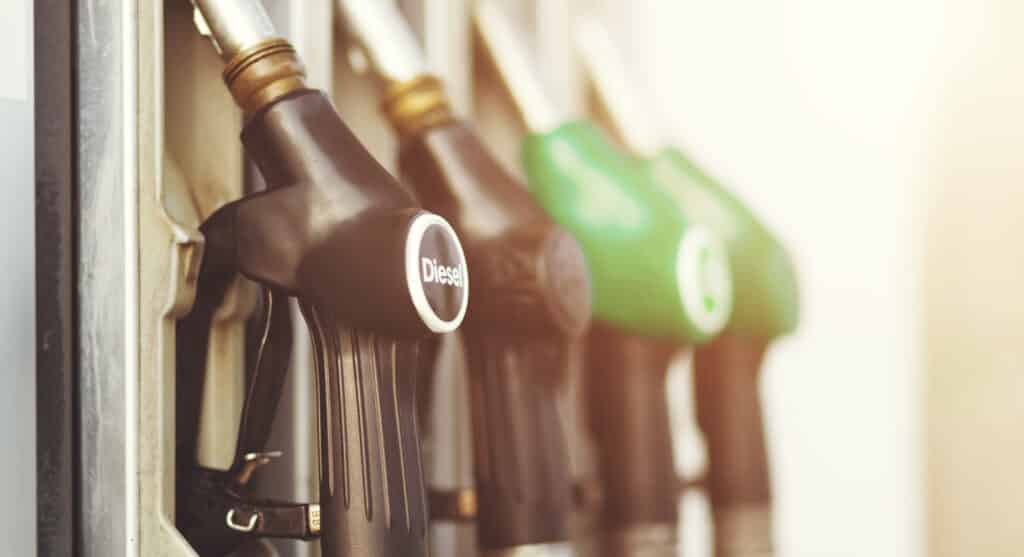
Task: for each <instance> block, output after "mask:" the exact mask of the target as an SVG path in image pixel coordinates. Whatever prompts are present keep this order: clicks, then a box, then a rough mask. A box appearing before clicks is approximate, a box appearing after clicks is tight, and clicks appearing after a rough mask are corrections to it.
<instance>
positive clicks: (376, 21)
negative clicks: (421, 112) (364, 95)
mask: <svg viewBox="0 0 1024 557" xmlns="http://www.w3.org/2000/svg"><path fill="white" fill-rule="evenodd" d="M337 5H338V13H339V14H340V18H341V20H342V22H343V23H344V24H345V28H346V30H347V31H348V33H349V35H350V41H351V42H352V43H355V44H356V45H358V46H357V48H359V49H361V50H362V53H363V55H364V56H365V57H366V60H367V62H369V66H370V70H371V71H372V72H373V73H374V74H376V75H377V76H378V77H380V78H381V79H383V80H384V81H385V82H388V83H405V82H409V81H412V80H414V79H416V78H417V77H420V76H422V75H424V74H427V73H428V69H427V61H426V58H425V56H424V55H423V49H422V48H421V47H420V45H419V44H418V43H417V41H416V35H415V34H414V33H413V31H412V28H411V27H410V26H409V23H408V22H407V21H406V20H405V18H404V17H403V16H402V14H401V13H400V12H399V11H398V6H397V5H396V4H395V2H394V0H337Z"/></svg>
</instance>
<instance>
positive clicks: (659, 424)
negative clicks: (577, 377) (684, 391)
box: [583, 322, 679, 532]
mask: <svg viewBox="0 0 1024 557" xmlns="http://www.w3.org/2000/svg"><path fill="white" fill-rule="evenodd" d="M678 351H679V346H677V345H675V344H672V343H669V342H665V341H660V340H655V339H651V338H649V337H646V336H641V335H636V334H633V333H629V332H626V331H622V330H619V329H617V328H614V327H612V326H611V325H608V324H607V323H602V322H595V323H594V324H593V326H592V327H591V330H590V334H589V336H588V338H587V353H586V369H585V374H584V378H583V388H584V397H585V412H586V421H587V426H588V428H589V430H590V435H591V439H592V441H593V443H594V449H595V453H596V457H597V468H598V475H599V481H600V486H601V501H602V505H601V511H600V517H599V524H600V526H599V527H600V528H601V529H602V530H604V531H606V532H615V531H621V530H626V529H630V528H634V527H638V526H650V525H669V526H671V527H672V528H674V527H675V526H676V524H677V523H678V521H679V510H678V508H679V507H678V490H677V488H676V486H677V483H678V480H677V477H678V476H677V474H676V471H675V461H674V458H673V457H674V455H673V450H672V432H671V422H670V417H669V411H668V402H667V397H666V391H665V387H666V384H665V383H666V378H667V376H668V367H669V364H670V363H671V361H672V358H673V357H674V356H675V354H676V353H677V352H678Z"/></svg>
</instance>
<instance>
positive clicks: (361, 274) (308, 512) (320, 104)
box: [177, 0, 469, 557]
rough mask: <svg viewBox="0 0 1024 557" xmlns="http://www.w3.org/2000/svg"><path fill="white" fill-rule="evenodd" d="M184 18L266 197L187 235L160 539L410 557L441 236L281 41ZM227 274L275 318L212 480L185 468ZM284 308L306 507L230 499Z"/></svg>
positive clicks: (254, 445)
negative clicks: (307, 469)
mask: <svg viewBox="0 0 1024 557" xmlns="http://www.w3.org/2000/svg"><path fill="white" fill-rule="evenodd" d="M197 4H198V5H199V8H200V10H201V11H202V12H203V14H204V15H206V16H209V15H210V14H212V13H216V14H217V17H218V19H217V22H218V23H217V24H216V25H213V23H212V22H210V23H211V25H210V27H211V29H212V30H213V32H214V35H215V36H216V35H218V33H219V34H220V36H221V40H220V41H215V44H219V48H220V49H221V50H222V55H224V56H225V58H226V59H227V58H229V56H228V55H226V54H224V52H223V49H224V44H232V45H235V46H233V47H232V48H233V49H234V51H235V53H234V54H233V55H231V56H230V61H229V62H228V64H227V69H226V70H225V81H226V82H227V83H228V86H229V88H231V90H232V93H233V94H234V96H235V99H236V101H238V103H239V105H240V106H242V107H243V108H244V109H245V110H246V112H247V121H246V124H245V127H244V130H243V132H242V143H243V145H244V147H245V151H246V153H247V154H248V156H249V157H250V158H251V159H252V160H253V161H254V162H255V163H256V165H257V167H258V168H259V170H260V172H261V174H262V175H263V177H264V178H265V181H266V183H267V189H266V190H264V191H260V192H258V193H254V194H251V195H248V196H246V197H244V198H242V199H239V200H237V201H234V202H232V203H229V204H227V205H225V206H224V207H222V208H221V209H219V210H218V211H217V212H215V213H214V214H213V215H211V216H210V217H209V218H208V219H207V220H206V221H205V222H204V223H203V225H202V226H201V231H202V232H203V234H204V236H205V239H206V251H205V255H204V260H203V264H202V267H201V270H200V276H199V283H198V284H199V286H198V288H199V291H198V294H197V301H196V306H195V309H194V310H193V311H192V313H191V314H190V315H189V316H188V317H186V318H185V319H184V320H182V321H181V322H179V325H178V354H179V362H178V389H177V413H178V421H177V424H178V432H177V438H178V446H177V450H178V469H177V471H178V489H177V492H178V505H177V523H178V527H179V528H180V529H181V530H182V531H183V532H184V533H185V535H186V538H187V539H188V540H189V541H190V542H191V543H192V544H193V545H194V546H195V547H196V549H197V550H198V551H199V552H200V553H201V554H203V555H221V554H226V553H228V552H230V551H231V550H233V549H234V548H235V547H237V546H238V544H239V543H241V541H243V540H244V539H245V537H251V536H270V537H290V538H303V539H311V538H315V537H319V539H320V541H321V544H322V549H323V553H324V554H325V555H355V554H359V555H368V556H382V557H383V556H399V555H401V556H416V555H421V556H422V555H426V554H427V522H428V517H427V507H426V505H427V502H426V501H427V498H426V493H425V486H424V482H423V472H422V467H421V459H420V448H419V441H418V432H417V427H418V426H417V423H416V408H415V392H416V385H415V379H416V373H415V369H416V368H417V359H418V358H419V357H420V352H421V347H422V345H423V343H424V341H425V340H426V339H429V338H430V337H431V336H433V335H436V334H438V333H445V332H450V331H453V330H455V329H456V328H457V327H458V326H459V324H460V323H461V322H462V320H463V317H464V315H465V313H466V309H467V307H468V296H469V276H468V268H467V265H466V259H465V256H464V254H463V251H462V247H461V245H460V243H459V240H458V237H457V236H456V235H455V232H454V230H453V229H452V227H451V226H450V225H449V224H448V223H447V221H445V220H444V219H443V218H441V217H439V216H437V215H435V214H433V213H430V212H428V211H425V210H423V209H422V208H420V206H419V204H418V203H417V201H416V200H415V198H414V196H413V195H412V193H411V192H409V191H408V190H407V189H405V188H404V187H403V186H402V185H401V184H399V183H398V181H397V180H395V178H394V177H392V176H391V175H390V174H388V172H387V171H386V170H385V169H384V168H383V167H382V166H381V165H380V164H379V163H377V161H375V160H374V159H373V157H372V156H371V155H370V154H369V152H367V150H366V149H365V148H364V147H363V146H362V145H361V144H360V143H359V141H358V140H357V139H356V138H355V136H354V135H353V134H352V132H351V131H350V130H349V129H348V127H347V126H346V125H345V123H344V122H343V121H342V120H341V118H340V116H339V115H338V114H337V112H336V111H335V109H334V107H333V105H332V104H331V102H330V101H329V100H328V99H327V98H326V96H325V95H324V94H323V93H322V92H320V91H317V90H313V89H309V88H306V87H305V85H304V82H303V80H302V75H301V63H300V62H299V60H298V58H297V57H296V56H295V53H294V50H293V49H291V47H290V45H288V44H287V42H286V41H283V40H282V39H279V38H273V37H271V38H266V37H262V38H260V39H259V40H258V41H257V42H256V43H254V44H245V42H244V41H238V40H234V39H232V40H231V41H228V40H226V39H224V37H229V36H230V37H237V36H245V34H244V33H232V32H229V31H226V30H225V29H229V28H230V22H231V20H230V18H229V17H228V16H229V15H230V13H231V9H234V8H239V6H241V5H242V4H245V5H246V9H257V7H258V3H256V2H253V1H252V0H250V1H249V2H243V1H241V0H226V1H224V2H217V1H214V0H202V1H199V0H197ZM208 18H209V17H208ZM250 19H251V18H250ZM256 20H259V18H256ZM218 26H219V27H218ZM218 29H219V31H218ZM239 274H240V275H242V276H245V277H246V278H248V279H250V280H252V281H254V282H256V283H257V284H259V285H261V286H262V287H263V288H264V289H266V290H267V291H268V292H270V294H268V296H267V298H266V299H267V301H268V303H267V306H268V308H277V309H276V310H274V309H272V310H271V312H270V313H269V315H268V321H267V327H266V330H265V335H264V339H263V342H262V344H261V346H262V347H263V348H262V349H261V357H259V358H257V363H256V366H255V369H254V370H253V371H252V373H250V379H249V387H248V390H247V394H248V396H247V399H246V401H245V403H244V407H243V419H242V423H241V426H240V432H239V440H238V450H237V451H236V458H235V462H234V464H233V465H232V467H231V468H230V469H229V470H227V471H216V470H210V469H206V468H202V467H200V466H199V465H198V464H197V463H196V439H197V437H198V429H199V426H198V415H199V410H200V408H199V406H200V402H199V401H200V400H201V399H202V385H203V378H204V376H205V361H206V351H207V349H208V335H209V322H210V320H211V319H212V315H213V312H214V310H215V308H216V306H217V305H218V304H219V301H220V299H222V298H223V295H224V292H225V291H226V289H227V285H228V284H230V282H231V281H232V280H233V279H234V277H235V276H237V275H239ZM288 297H295V298H297V299H298V301H299V305H300V307H301V309H302V313H303V315H304V317H305V320H306V323H307V325H308V326H309V328H310V330H311V333H312V335H311V336H312V338H313V343H314V356H315V364H316V379H317V381H316V384H317V401H318V404H317V408H316V411H315V412H314V411H313V410H311V411H310V420H311V421H313V420H315V423H316V424H317V428H318V432H319V436H318V437H319V443H320V501H319V504H318V505H314V504H298V503H275V502H268V501H257V500H254V499H253V498H252V497H251V496H250V495H249V493H248V491H247V486H246V484H247V481H248V478H249V476H251V474H252V473H253V471H254V470H255V469H256V468H257V467H258V466H259V465H261V464H263V463H265V462H268V461H270V460H271V459H272V457H273V454H272V453H270V452H268V451H267V450H266V447H265V446H264V445H265V443H266V439H267V434H268V433H269V427H270V423H271V421H272V418H273V414H274V411H275V409H276V405H277V399H278V397H279V396H280V385H281V381H282V377H283V374H284V373H285V372H286V370H287V361H288V357H287V353H288V349H289V348H290V345H289V342H290V331H289V330H288V329H287V328H286V326H285V325H284V324H283V323H282V321H281V320H280V319H281V317H280V316H281V315H284V319H285V320H287V311H284V310H283V305H284V304H283V302H284V301H285V300H286V299H287V298H288ZM284 337H287V339H286V338H284Z"/></svg>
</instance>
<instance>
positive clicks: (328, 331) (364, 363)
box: [303, 306, 428, 557]
mask: <svg viewBox="0 0 1024 557" xmlns="http://www.w3.org/2000/svg"><path fill="white" fill-rule="evenodd" d="M303 313H304V315H305V316H306V320H307V322H308V323H309V325H310V331H311V332H312V337H313V345H314V354H315V361H316V368H317V399H318V402H319V430H318V431H319V441H320V455H321V456H320V458H321V461H320V506H321V520H322V527H321V538H320V539H321V543H322V551H323V554H324V555H360V556H367V557H384V556H388V557H391V556H394V557H398V556H402V557H406V556H410V555H426V554H427V553H428V551H427V523H428V514H427V501H426V489H425V484H424V480H423V468H422V463H421V458H420V446H419V436H418V432H417V428H418V425H417V420H416V401H415V396H416V375H417V373H416V371H417V360H418V358H419V357H420V354H419V350H420V345H421V342H422V341H419V340H405V339H402V340H399V339H396V338H393V337H389V336H384V335H379V334H374V333H370V332H363V331H357V330H352V329H349V328H347V327H345V326H344V325H342V324H340V323H336V322H332V321H331V320H330V319H329V318H326V317H324V316H322V315H321V314H319V313H318V312H317V311H316V309H314V308H311V307H309V306H304V307H303Z"/></svg>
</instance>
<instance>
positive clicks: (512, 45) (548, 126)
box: [476, 1, 567, 133]
mask: <svg viewBox="0 0 1024 557" xmlns="http://www.w3.org/2000/svg"><path fill="white" fill-rule="evenodd" d="M476 24H477V27H478V28H479V30H480V37H481V38H482V39H483V44H484V46H485V48H486V49H487V50H488V51H489V52H490V54H491V58H492V59H493V60H494V65H495V66H496V67H497V68H498V73H499V74H500V75H501V78H502V80H503V81H504V82H505V87H507V88H508V91H509V93H510V94H511V96H512V100H513V101H514V102H515V104H516V108H518V109H519V114H520V116H522V118H523V122H524V123H525V124H526V127H527V128H528V129H529V130H530V131H531V132H534V133H546V132H550V131H553V130H554V129H555V128H557V127H558V126H559V125H560V124H562V123H563V122H564V121H566V120H567V118H566V117H565V116H566V115H565V114H563V113H562V112H561V111H560V110H558V109H557V108H556V107H555V104H554V103H553V102H552V101H551V97H549V96H548V92H547V91H545V90H544V87H543V85H542V84H541V82H540V78H539V77H538V75H537V72H536V70H535V69H534V67H533V65H534V64H533V63H531V61H530V59H529V56H528V55H527V51H526V46H525V45H524V44H523V43H522V42H521V41H520V40H519V38H518V37H517V36H516V35H517V32H516V31H515V29H514V28H513V27H512V25H511V24H510V23H509V21H508V17H507V16H506V15H505V14H504V13H502V11H501V8H499V7H498V5H497V2H494V1H484V2H480V3H479V4H477V8H476Z"/></svg>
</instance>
